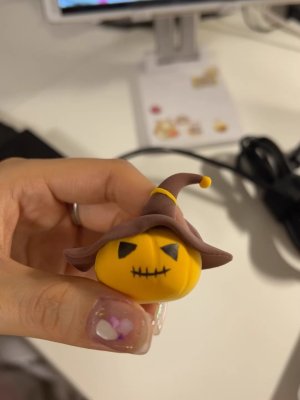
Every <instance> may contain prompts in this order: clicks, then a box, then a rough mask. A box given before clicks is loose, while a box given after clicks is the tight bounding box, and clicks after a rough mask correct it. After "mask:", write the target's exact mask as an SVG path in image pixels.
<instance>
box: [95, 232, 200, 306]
mask: <svg viewBox="0 0 300 400" xmlns="http://www.w3.org/2000/svg"><path fill="white" fill-rule="evenodd" d="M95 271H96V275H97V278H98V279H99V281H101V282H103V283H104V284H106V285H107V286H109V287H111V288H113V289H116V290H118V291H120V292H122V293H124V294H126V295H128V296H130V297H131V298H133V299H134V300H136V301H138V302H140V303H151V302H158V301H169V300H175V299H179V298H181V297H183V296H185V295H186V294H188V293H189V292H190V291H191V290H192V289H193V288H194V286H195V285H196V283H197V282H198V279H199V277H200V273H201V256H200V253H199V252H198V251H197V250H195V249H193V248H191V247H189V246H187V245H186V244H185V243H184V242H183V241H182V240H181V239H179V238H178V237H177V236H176V235H175V233H174V232H172V231H171V230H168V229H166V228H154V229H150V230H149V231H147V232H145V233H140V234H138V235H136V236H131V237H126V238H122V239H118V240H114V241H111V242H108V243H107V244H106V245H104V246H103V247H102V248H101V249H100V250H99V251H98V253H97V256H96V261H95Z"/></svg>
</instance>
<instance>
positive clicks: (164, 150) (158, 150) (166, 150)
mask: <svg viewBox="0 0 300 400" xmlns="http://www.w3.org/2000/svg"><path fill="white" fill-rule="evenodd" d="M144 154H179V155H181V156H186V157H189V158H193V159H194V160H197V161H204V162H206V163H208V164H211V165H214V166H215V167H220V168H224V169H227V170H229V171H232V172H234V173H236V174H238V175H240V176H242V177H243V178H246V179H248V180H250V181H252V182H253V183H255V184H256V183H257V182H256V180H255V179H254V178H253V177H252V176H251V175H249V174H247V173H246V172H244V171H242V170H241V169H239V168H237V167H234V166H232V165H229V164H226V163H224V162H222V161H219V160H215V159H213V158H209V157H206V156H203V155H201V154H198V153H194V152H192V151H189V150H183V149H177V148H172V147H144V148H141V149H138V150H134V151H130V152H128V153H125V154H122V155H121V156H120V157H119V158H121V159H124V160H125V159H126V160H129V159H130V158H133V157H135V156H142V155H144Z"/></svg>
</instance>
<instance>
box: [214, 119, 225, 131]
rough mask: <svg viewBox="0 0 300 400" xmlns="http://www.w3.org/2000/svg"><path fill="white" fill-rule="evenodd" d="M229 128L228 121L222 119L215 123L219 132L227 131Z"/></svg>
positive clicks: (215, 127) (215, 128)
mask: <svg viewBox="0 0 300 400" xmlns="http://www.w3.org/2000/svg"><path fill="white" fill-rule="evenodd" d="M227 129H228V125H227V124H226V122H224V121H221V120H217V121H215V123H214V130H215V131H216V132H218V133H225V132H226V131H227Z"/></svg>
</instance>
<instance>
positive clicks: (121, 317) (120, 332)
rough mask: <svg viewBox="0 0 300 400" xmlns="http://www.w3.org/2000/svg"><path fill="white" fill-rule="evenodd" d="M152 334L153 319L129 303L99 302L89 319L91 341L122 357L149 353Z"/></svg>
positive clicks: (104, 299) (138, 307)
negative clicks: (122, 355) (118, 353)
mask: <svg viewBox="0 0 300 400" xmlns="http://www.w3.org/2000/svg"><path fill="white" fill-rule="evenodd" d="M151 330H152V328H151V319H150V316H149V315H148V314H147V313H146V312H145V311H144V310H143V309H142V308H141V307H140V306H139V305H137V304H134V303H132V302H130V301H129V300H128V301H126V300H116V299H111V298H100V299H99V300H98V301H97V303H96V304H95V306H94V308H93V310H92V312H91V315H90V317H89V318H88V334H89V336H90V338H91V339H92V341H93V342H94V343H95V344H97V343H99V344H102V345H105V346H106V347H108V348H109V349H111V350H116V351H119V352H123V353H133V354H145V353H147V351H148V350H149V347H150V343H151V338H152V335H151Z"/></svg>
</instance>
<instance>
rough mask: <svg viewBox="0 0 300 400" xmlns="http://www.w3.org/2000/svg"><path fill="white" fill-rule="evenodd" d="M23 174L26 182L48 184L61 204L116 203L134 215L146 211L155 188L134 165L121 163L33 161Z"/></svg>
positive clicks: (107, 161)
mask: <svg viewBox="0 0 300 400" xmlns="http://www.w3.org/2000/svg"><path fill="white" fill-rule="evenodd" d="M23 171H24V172H23V173H24V175H26V180H28V179H30V178H31V179H42V180H44V181H45V183H46V184H47V186H48V187H49V189H50V190H51V192H52V194H53V195H54V196H55V198H56V199H58V200H59V201H61V202H65V203H80V204H99V203H116V204H117V205H118V206H119V207H120V208H121V209H122V210H124V211H125V212H126V213H129V214H131V215H135V214H136V213H138V212H139V211H140V210H141V209H142V207H143V205H144V204H145V202H146V201H147V199H148V198H149V195H150V193H151V190H152V189H153V187H154V185H153V183H152V182H151V181H149V180H148V179H147V178H146V177H145V176H144V175H143V174H141V173H140V172H139V171H138V170H137V169H136V168H135V167H134V166H133V165H132V164H130V163H129V162H128V161H125V160H119V159H106V160H99V159H82V158H76V159H75V158H72V159H71V158H70V159H57V160H29V161H27V165H26V168H23ZM18 172H19V174H20V170H19V171H18ZM19 178H20V176H19Z"/></svg>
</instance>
